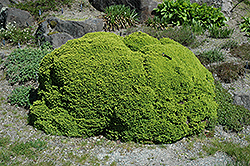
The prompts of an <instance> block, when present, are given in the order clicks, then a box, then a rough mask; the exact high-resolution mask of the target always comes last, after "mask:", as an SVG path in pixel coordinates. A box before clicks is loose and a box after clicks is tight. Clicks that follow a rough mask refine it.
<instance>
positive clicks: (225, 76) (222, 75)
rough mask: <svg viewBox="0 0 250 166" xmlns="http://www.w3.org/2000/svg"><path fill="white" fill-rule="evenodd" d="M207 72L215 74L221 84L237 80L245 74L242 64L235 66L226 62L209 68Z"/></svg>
mask: <svg viewBox="0 0 250 166" xmlns="http://www.w3.org/2000/svg"><path fill="white" fill-rule="evenodd" d="M209 70H210V71H211V72H212V73H213V74H216V75H217V76H218V77H219V79H220V80H221V81H222V82H225V83H231V82H233V81H235V80H238V78H239V77H240V76H243V75H244V73H245V70H244V64H242V63H239V64H236V63H234V62H226V63H222V64H219V65H216V66H211V67H210V68H209Z"/></svg>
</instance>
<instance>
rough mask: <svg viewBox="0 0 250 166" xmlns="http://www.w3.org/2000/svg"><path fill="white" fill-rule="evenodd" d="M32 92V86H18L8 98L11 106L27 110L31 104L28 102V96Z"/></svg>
mask: <svg viewBox="0 0 250 166" xmlns="http://www.w3.org/2000/svg"><path fill="white" fill-rule="evenodd" d="M32 90H33V88H32V86H28V87H26V86H24V85H22V86H20V87H17V88H16V89H14V90H13V91H12V92H11V94H10V95H9V97H8V101H9V102H10V104H11V105H15V104H16V105H18V106H20V107H24V108H29V107H30V106H31V104H32V102H31V101H30V94H31V91H32Z"/></svg>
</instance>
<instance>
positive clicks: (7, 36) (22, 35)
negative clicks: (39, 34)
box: [0, 23, 35, 45]
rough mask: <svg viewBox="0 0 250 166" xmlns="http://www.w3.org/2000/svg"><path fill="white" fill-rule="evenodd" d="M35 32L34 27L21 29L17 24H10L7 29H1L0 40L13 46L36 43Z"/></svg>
mask: <svg viewBox="0 0 250 166" xmlns="http://www.w3.org/2000/svg"><path fill="white" fill-rule="evenodd" d="M34 31H35V29H34V28H33V27H32V26H29V27H27V28H24V29H21V28H18V27H16V25H15V23H13V24H12V23H8V24H7V25H6V29H4V28H1V29H0V39H4V40H5V41H7V42H9V43H11V44H12V45H17V44H18V43H19V44H26V43H28V42H31V43H34V41H35V40H34V39H35V38H34V36H33V33H34Z"/></svg>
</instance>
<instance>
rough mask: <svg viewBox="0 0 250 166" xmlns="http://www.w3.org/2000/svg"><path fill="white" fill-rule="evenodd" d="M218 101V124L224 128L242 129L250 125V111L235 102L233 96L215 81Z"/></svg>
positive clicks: (231, 129)
mask: <svg viewBox="0 0 250 166" xmlns="http://www.w3.org/2000/svg"><path fill="white" fill-rule="evenodd" d="M215 85H216V89H215V93H216V98H215V99H216V101H217V103H218V110H217V114H218V124H220V125H222V126H224V130H226V131H228V130H230V131H241V130H242V128H243V126H245V125H250V111H249V110H248V109H246V108H244V107H243V106H239V105H235V104H233V97H232V96H231V94H230V93H229V92H228V91H227V90H226V89H224V88H223V87H222V85H221V83H220V82H218V81H216V82H215Z"/></svg>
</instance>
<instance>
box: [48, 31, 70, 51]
mask: <svg viewBox="0 0 250 166" xmlns="http://www.w3.org/2000/svg"><path fill="white" fill-rule="evenodd" d="M71 39H74V38H73V37H72V36H70V35H69V34H67V33H55V34H52V35H46V36H45V40H46V41H49V42H50V44H51V45H52V47H53V49H55V48H58V47H60V46H61V45H63V44H65V43H66V42H67V41H68V40H71Z"/></svg>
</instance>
